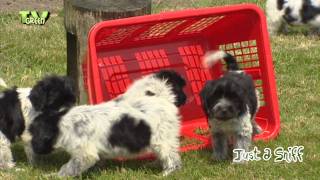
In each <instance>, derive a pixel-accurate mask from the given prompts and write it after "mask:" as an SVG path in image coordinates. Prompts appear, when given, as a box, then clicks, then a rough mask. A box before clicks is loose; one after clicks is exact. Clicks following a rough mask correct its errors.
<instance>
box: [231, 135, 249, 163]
mask: <svg viewBox="0 0 320 180" xmlns="http://www.w3.org/2000/svg"><path fill="white" fill-rule="evenodd" d="M251 139H252V137H251V135H247V136H245V135H237V136H236V141H235V145H234V149H242V150H244V151H245V152H248V151H249V148H250V145H251ZM236 156H237V155H236V153H235V152H233V158H235V157H236ZM244 162H245V161H244V160H242V161H233V163H244Z"/></svg>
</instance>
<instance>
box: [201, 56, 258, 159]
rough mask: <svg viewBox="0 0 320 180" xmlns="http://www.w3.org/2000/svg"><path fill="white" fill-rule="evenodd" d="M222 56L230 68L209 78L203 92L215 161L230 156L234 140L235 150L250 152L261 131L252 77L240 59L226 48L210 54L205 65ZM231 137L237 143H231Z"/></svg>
mask: <svg viewBox="0 0 320 180" xmlns="http://www.w3.org/2000/svg"><path fill="white" fill-rule="evenodd" d="M220 59H224V60H225V62H226V65H227V70H228V71H227V72H226V73H225V74H224V75H223V76H222V77H220V78H218V79H216V80H211V81H208V82H207V83H206V84H205V87H204V88H203V89H202V91H201V93H200V96H201V100H202V105H203V109H204V112H205V113H206V115H207V117H208V120H209V124H210V127H211V135H212V137H213V138H212V139H213V143H212V145H213V159H214V160H226V159H228V158H229V155H228V154H229V153H228V152H229V147H228V144H229V143H234V144H233V146H234V148H235V149H244V150H245V151H248V150H249V146H250V144H251V140H252V136H253V134H255V133H260V131H261V129H260V127H259V126H258V125H257V124H256V123H255V114H256V112H257V111H258V108H259V105H258V94H257V92H256V90H255V85H254V82H253V80H252V78H251V76H249V75H247V74H245V73H244V72H243V71H241V70H240V69H239V67H238V64H237V61H236V59H235V58H234V57H233V56H232V55H230V54H228V53H226V52H224V51H215V52H210V53H208V54H206V56H205V57H204V65H205V66H206V67H208V68H210V67H212V66H213V65H214V64H215V63H217V62H218V61H219V60H220ZM230 139H233V140H234V142H228V141H229V140H230Z"/></svg>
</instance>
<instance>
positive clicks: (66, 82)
mask: <svg viewBox="0 0 320 180" xmlns="http://www.w3.org/2000/svg"><path fill="white" fill-rule="evenodd" d="M70 81H71V80H70V79H68V78H67V77H58V76H49V77H46V78H44V79H43V80H41V81H39V82H38V83H37V84H36V85H35V86H34V87H33V88H16V87H14V88H10V89H5V90H4V91H3V92H1V93H0V132H1V134H3V136H4V137H5V138H6V139H8V140H9V141H10V143H13V142H15V140H17V138H20V139H21V140H22V141H23V144H24V149H25V152H26V154H27V158H28V161H29V162H30V163H34V158H35V157H34V153H33V151H32V148H31V136H30V133H29V131H28V129H29V125H30V124H31V122H32V121H33V119H34V118H35V117H37V116H38V115H39V114H40V113H41V112H43V111H46V110H47V109H57V107H61V108H64V109H67V108H69V107H70V106H72V105H73V104H74V103H75V101H76V97H75V94H74V92H73V88H72V87H71V84H72V83H71V82H70ZM2 85H3V86H5V83H4V81H2ZM31 92H32V93H31ZM30 100H37V102H46V106H41V104H37V103H34V104H33V105H32V104H31V102H30ZM4 137H3V138H2V139H4ZM3 142H4V141H3ZM0 148H1V150H0V151H3V152H4V151H7V146H3V147H2V146H1V147H0ZM2 148H4V149H2ZM10 153H11V152H10Z"/></svg>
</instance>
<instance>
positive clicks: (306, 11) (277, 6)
mask: <svg viewBox="0 0 320 180" xmlns="http://www.w3.org/2000/svg"><path fill="white" fill-rule="evenodd" d="M266 13H267V20H268V30H269V33H270V34H271V35H274V34H276V33H277V32H279V31H287V26H286V25H287V24H290V25H306V24H308V25H310V26H311V27H313V28H314V29H315V31H316V32H317V33H320V0H267V4H266Z"/></svg>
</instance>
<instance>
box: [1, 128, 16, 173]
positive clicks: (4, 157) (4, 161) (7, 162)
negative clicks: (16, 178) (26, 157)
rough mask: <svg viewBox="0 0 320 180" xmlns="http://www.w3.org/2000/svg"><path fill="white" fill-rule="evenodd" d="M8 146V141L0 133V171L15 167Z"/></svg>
mask: <svg viewBox="0 0 320 180" xmlns="http://www.w3.org/2000/svg"><path fill="white" fill-rule="evenodd" d="M10 145H11V143H10V141H9V140H8V139H7V137H6V136H5V135H4V134H2V132H1V131H0V169H9V168H13V167H14V166H15V163H14V162H13V158H12V153H11V149H10Z"/></svg>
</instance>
